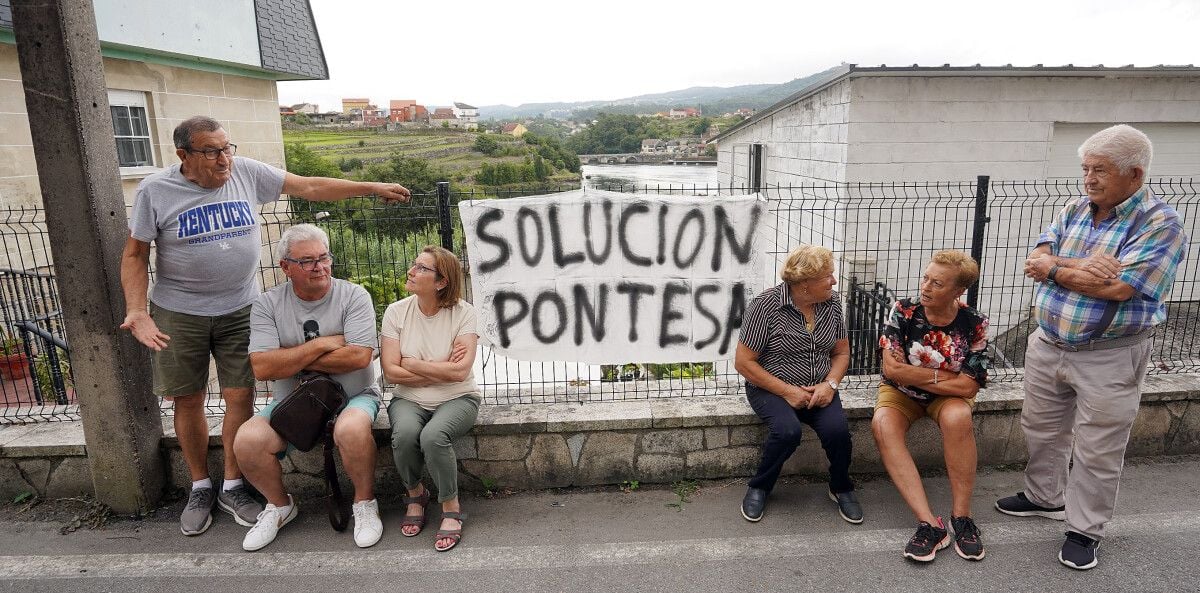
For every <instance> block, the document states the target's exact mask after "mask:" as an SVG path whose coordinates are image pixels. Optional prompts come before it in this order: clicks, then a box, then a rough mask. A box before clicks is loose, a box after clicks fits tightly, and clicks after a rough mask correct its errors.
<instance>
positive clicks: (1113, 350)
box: [996, 125, 1187, 570]
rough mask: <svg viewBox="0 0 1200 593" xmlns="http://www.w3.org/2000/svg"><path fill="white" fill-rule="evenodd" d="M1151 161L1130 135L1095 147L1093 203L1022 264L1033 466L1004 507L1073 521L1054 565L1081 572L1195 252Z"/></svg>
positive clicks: (1109, 505)
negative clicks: (1176, 288)
mask: <svg viewBox="0 0 1200 593" xmlns="http://www.w3.org/2000/svg"><path fill="white" fill-rule="evenodd" d="M1152 154H1153V149H1152V147H1151V144H1150V139H1149V138H1147V137H1146V135H1145V134H1143V133H1142V132H1140V131H1138V130H1136V129H1134V128H1132V127H1130V126H1127V125H1118V126H1113V127H1111V128H1107V129H1104V130H1101V131H1100V132H1097V133H1096V134H1095V135H1093V136H1092V137H1091V138H1088V139H1087V140H1086V141H1085V142H1084V143H1083V145H1082V146H1080V147H1079V156H1080V158H1082V159H1083V180H1084V189H1085V190H1086V191H1087V197H1086V198H1083V197H1081V198H1079V199H1078V200H1075V201H1073V202H1072V203H1071V204H1068V205H1067V207H1065V208H1063V210H1062V211H1061V212H1059V214H1058V215H1057V216H1056V217H1055V218H1054V221H1053V222H1051V223H1050V226H1048V227H1047V228H1046V230H1045V232H1043V233H1042V234H1041V236H1040V237H1038V245H1037V248H1036V249H1034V250H1033V252H1032V253H1030V254H1029V259H1027V260H1026V261H1025V275H1026V276H1028V277H1029V278H1032V279H1033V280H1034V281H1036V282H1038V283H1039V284H1038V286H1037V293H1036V295H1035V297H1034V317H1035V318H1036V319H1037V323H1038V329H1037V330H1036V331H1034V333H1033V335H1032V336H1030V338H1029V348H1028V350H1027V351H1026V355H1025V404H1024V409H1023V410H1022V412H1021V427H1022V428H1023V429H1024V431H1025V440H1026V442H1027V443H1028V445H1029V464H1028V466H1027V467H1026V469H1025V489H1024V491H1022V492H1020V493H1018V494H1016V495H1015V496H1009V497H1006V498H1002V499H1000V500H998V501H996V509H997V510H999V511H1000V512H1002V513H1007V514H1009V515H1016V516H1019V517H1031V516H1039V517H1046V518H1050V519H1057V520H1063V519H1066V523H1067V529H1068V531H1067V533H1066V535H1067V537H1066V541H1065V542H1064V543H1063V546H1062V550H1061V551H1060V552H1059V555H1058V559H1059V561H1060V562H1062V563H1063V564H1064V565H1066V566H1068V567H1071V568H1075V569H1079V570H1087V569H1089V568H1092V567H1093V566H1096V562H1097V561H1096V547H1097V545H1098V544H1099V543H1100V539H1101V538H1103V537H1104V527H1105V525H1106V524H1107V523H1108V521H1109V520H1110V519H1112V516H1113V507H1114V505H1115V503H1116V499H1117V487H1118V485H1119V482H1120V479H1121V469H1122V465H1123V463H1124V457H1125V446H1126V444H1127V443H1128V441H1129V431H1130V428H1131V427H1132V426H1133V420H1134V417H1135V416H1136V415H1137V411H1138V405H1139V403H1140V402H1141V386H1142V380H1143V378H1144V377H1145V376H1146V366H1147V363H1148V362H1149V359H1150V347H1151V341H1152V340H1151V338H1152V337H1153V336H1154V328H1155V327H1156V326H1157V325H1158V324H1160V323H1162V322H1163V321H1164V320H1166V318H1167V310H1166V306H1165V300H1166V297H1167V293H1168V292H1169V291H1170V290H1171V284H1172V282H1174V279H1175V271H1176V269H1177V268H1178V266H1179V263H1180V261H1181V260H1182V259H1183V255H1184V251H1185V250H1186V248H1187V237H1186V236H1185V235H1184V232H1183V226H1182V224H1181V223H1180V219H1179V214H1178V213H1176V212H1175V210H1174V209H1173V208H1171V207H1170V206H1168V205H1167V204H1166V203H1164V202H1163V201H1162V200H1160V199H1158V198H1157V197H1155V196H1154V194H1153V193H1151V191H1150V189H1149V188H1148V187H1145V186H1144V185H1143V183H1144V182H1145V180H1146V171H1147V170H1148V169H1149V167H1150V159H1151V156H1152ZM1072 440H1073V441H1074V442H1073V443H1072ZM1072 462H1073V463H1074V465H1073V466H1072V467H1071V468H1070V473H1069V474H1068V471H1067V469H1068V466H1069V465H1070V464H1071V463H1072Z"/></svg>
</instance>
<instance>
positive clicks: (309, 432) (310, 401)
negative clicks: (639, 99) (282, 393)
mask: <svg viewBox="0 0 1200 593" xmlns="http://www.w3.org/2000/svg"><path fill="white" fill-rule="evenodd" d="M299 380H300V383H299V384H297V385H296V388H295V389H293V390H292V392H291V393H289V394H288V395H287V397H286V398H284V399H283V401H281V402H279V405H277V406H275V410H274V411H273V412H272V413H271V428H273V429H275V432H277V433H279V436H281V437H283V439H284V440H285V441H287V442H289V443H291V444H292V446H294V447H296V448H297V449H299V450H301V451H305V452H307V451H311V450H312V448H313V447H315V446H316V445H317V442H318V441H320V442H323V443H325V485H326V491H327V492H328V493H329V494H328V495H327V496H326V498H325V507H326V510H327V511H328V512H329V524H330V525H332V526H333V528H334V530H336V531H345V529H346V526H347V525H348V524H349V523H350V513H349V511H347V510H346V508H345V506H346V505H345V499H344V497H343V496H342V487H341V484H340V483H339V482H338V476H337V468H336V466H335V465H334V462H333V449H334V443H333V425H334V423H335V422H336V421H337V416H338V414H339V413H341V411H342V409H343V408H345V407H346V402H347V401H348V399H347V398H346V391H345V390H344V389H342V386H341V384H340V383H338V382H337V381H334V380H333V378H332V377H330V376H329V375H327V374H325V373H317V372H309V371H305V372H303V373H300V377H299Z"/></svg>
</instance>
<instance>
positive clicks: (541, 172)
mask: <svg viewBox="0 0 1200 593" xmlns="http://www.w3.org/2000/svg"><path fill="white" fill-rule="evenodd" d="M533 177H534V178H535V179H537V180H538V181H545V180H546V179H547V178H548V177H550V167H548V166H547V165H546V161H544V160H542V155H540V154H535V155H533Z"/></svg>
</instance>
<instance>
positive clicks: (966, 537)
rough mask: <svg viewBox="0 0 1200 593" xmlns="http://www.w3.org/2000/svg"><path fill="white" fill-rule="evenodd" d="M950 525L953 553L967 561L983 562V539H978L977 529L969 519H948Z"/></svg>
mask: <svg viewBox="0 0 1200 593" xmlns="http://www.w3.org/2000/svg"><path fill="white" fill-rule="evenodd" d="M950 525H951V526H952V527H954V551H955V552H958V555H959V556H962V557H963V558H966V559H967V560H983V555H984V553H985V552H984V551H983V539H982V538H980V537H979V527H977V526H976V525H975V521H974V520H972V519H971V518H970V517H954V516H951V517H950Z"/></svg>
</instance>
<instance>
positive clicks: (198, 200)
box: [121, 116, 409, 535]
mask: <svg viewBox="0 0 1200 593" xmlns="http://www.w3.org/2000/svg"><path fill="white" fill-rule="evenodd" d="M174 142H175V148H176V150H175V154H176V155H177V156H178V157H179V159H180V161H181V163H180V164H179V165H175V166H172V167H170V168H168V169H165V170H163V171H161V172H158V173H155V174H154V175H151V176H149V177H147V178H146V179H144V180H142V182H141V184H139V185H138V190H137V196H136V198H135V201H134V205H133V214H132V216H131V218H130V222H129V231H130V233H129V239H128V240H127V241H126V243H125V251H124V254H123V256H122V260H121V285H122V288H123V289H124V292H125V322H124V323H123V324H121V327H122V328H124V329H127V330H129V331H131V332H132V333H133V335H134V337H136V338H137V339H138V341H139V342H141V343H142V344H145V345H146V347H148V348H150V349H151V350H152V351H153V352H152V359H153V363H154V391H155V393H156V394H158V395H159V396H161V397H163V398H166V399H168V400H173V401H174V406H175V433H176V435H177V436H178V438H179V448H180V449H181V451H182V452H183V458H184V461H185V462H186V463H187V466H188V471H189V472H190V474H191V477H192V492H191V495H190V497H189V499H188V504H187V507H186V508H185V509H184V511H183V514H182V515H181V516H180V530H181V531H183V533H184V534H185V535H198V534H200V533H203V532H204V531H205V530H206V529H208V526H209V524H210V523H211V521H212V515H211V511H212V508H213V506H214V504H219V505H220V507H221V509H222V510H225V511H226V512H228V513H230V514H231V515H233V517H234V519H235V520H236V521H237V522H238V523H240V524H243V525H252V524H253V523H254V522H255V521H256V518H257V516H258V513H259V512H260V511H261V509H262V507H261V505H259V504H258V503H257V502H256V501H255V500H254V499H253V498H252V497H251V496H250V495H249V494H248V492H247V491H246V489H245V488H244V487H243V485H242V480H241V471H240V470H239V469H238V464H237V457H236V456H235V454H234V452H233V441H234V438H235V437H236V435H237V431H238V427H240V426H241V425H242V423H243V422H245V421H246V420H247V419H248V418H250V414H251V412H252V411H253V390H254V375H253V373H252V372H251V370H250V363H249V361H248V359H247V352H246V349H247V346H248V344H249V339H250V325H249V316H250V304H251V303H252V302H254V299H255V298H256V297H257V295H258V292H259V288H258V280H257V278H256V274H255V272H256V271H257V265H258V257H259V251H260V247H261V243H262V240H261V238H260V235H259V223H258V213H257V211H258V208H259V206H260V205H261V204H265V203H268V202H271V201H274V200H277V199H279V195H280V194H281V193H287V194H289V195H292V196H295V197H300V198H304V199H306V200H341V199H345V198H350V197H354V196H361V195H367V194H375V195H377V196H379V197H380V198H383V199H384V200H385V201H387V202H395V201H407V200H408V199H409V192H408V190H407V189H405V188H404V187H403V186H401V185H398V184H389V183H366V182H357V181H348V180H344V179H331V178H325V177H301V176H298V175H294V174H291V173H287V172H285V171H282V170H280V169H277V168H275V167H271V166H268V165H265V164H262V163H259V162H257V161H254V160H251V159H246V158H240V157H239V158H234V156H233V155H234V152H236V150H237V146H236V145H235V144H231V143H230V142H229V134H228V133H226V132H225V130H224V129H222V127H221V124H220V123H219V122H217V121H216V120H214V119H212V118H210V117H204V116H196V117H193V118H190V119H188V120H185V121H184V122H183V123H181V124H179V126H178V127H176V128H175V133H174ZM152 242H153V243H154V244H155V246H156V247H157V256H156V259H155V272H156V282H155V286H154V290H153V293H152V294H150V297H149V301H150V308H149V309H150V310H149V311H147V295H146V292H147V287H148V286H149V276H148V273H147V269H146V267H147V264H148V263H149V260H150V244H151V243H152ZM210 355H211V356H212V357H213V359H215V361H216V366H217V379H218V382H219V383H220V386H221V397H222V398H223V399H224V400H225V417H224V420H223V423H222V435H221V442H222V444H223V445H224V447H225V471H224V478H225V479H224V484H223V486H222V487H221V488H220V490H221V492H220V494H217V493H216V492H215V489H214V488H213V483H212V480H210V479H209V477H208V423H207V422H206V421H205V418H204V403H205V401H204V392H205V388H206V387H207V384H208V366H209V357H210Z"/></svg>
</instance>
